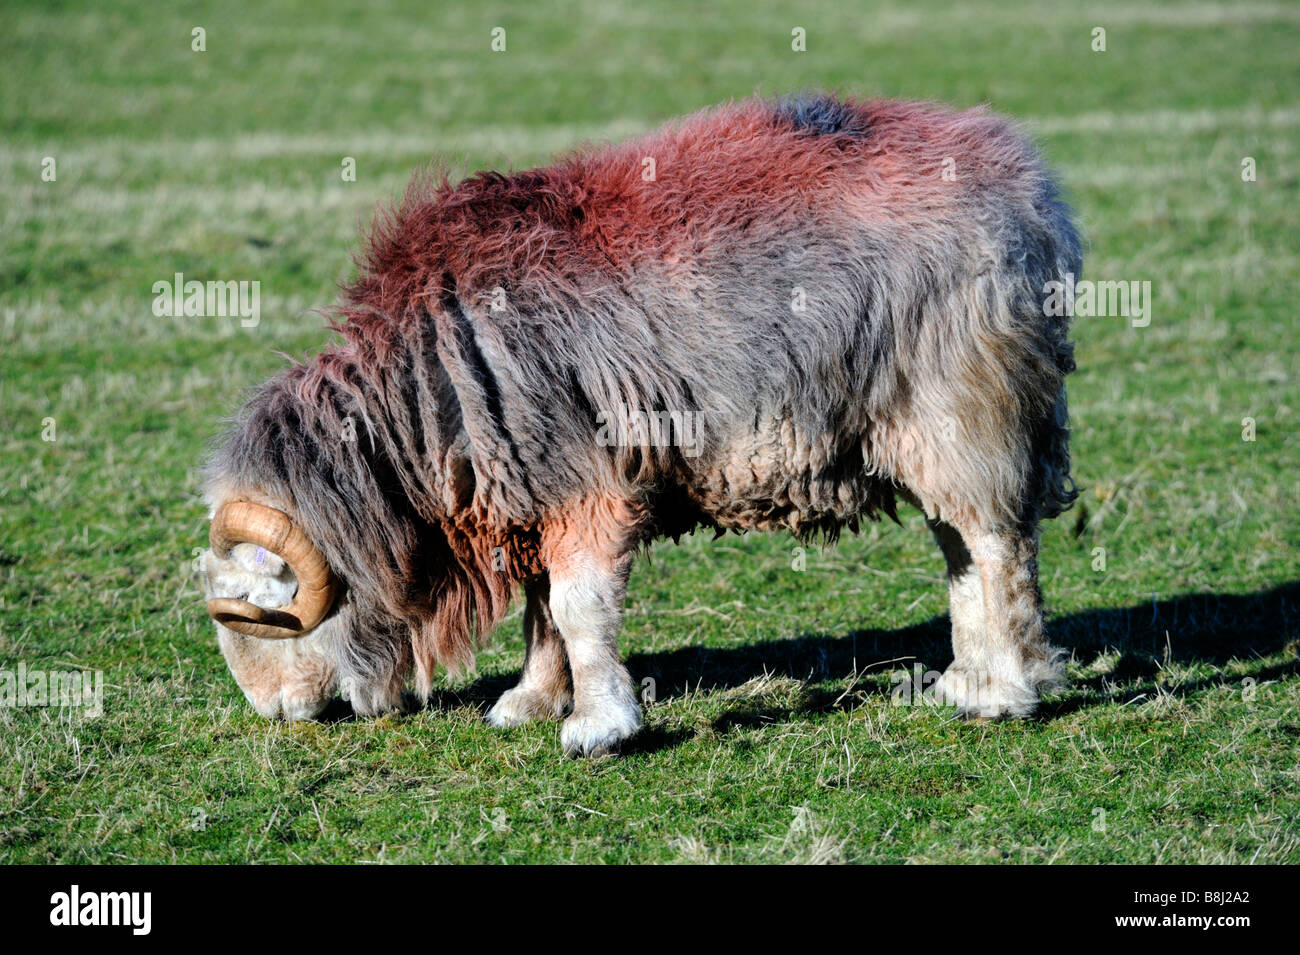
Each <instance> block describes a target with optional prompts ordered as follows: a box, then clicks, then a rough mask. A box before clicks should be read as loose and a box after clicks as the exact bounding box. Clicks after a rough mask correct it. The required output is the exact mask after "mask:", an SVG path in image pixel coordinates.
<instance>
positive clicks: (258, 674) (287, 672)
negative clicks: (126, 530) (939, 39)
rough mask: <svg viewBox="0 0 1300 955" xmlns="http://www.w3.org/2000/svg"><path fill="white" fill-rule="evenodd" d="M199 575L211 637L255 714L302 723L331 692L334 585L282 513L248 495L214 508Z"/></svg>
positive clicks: (337, 620)
mask: <svg viewBox="0 0 1300 955" xmlns="http://www.w3.org/2000/svg"><path fill="white" fill-rule="evenodd" d="M209 540H210V543H211V550H208V551H206V552H204V554H203V558H202V576H203V588H204V595H205V596H206V598H207V610H208V613H209V614H210V615H211V616H212V619H213V620H214V621H215V622H216V624H217V641H218V643H219V645H220V647H221V652H222V654H223V655H224V656H225V658H226V662H227V663H228V664H229V666H230V671H231V673H232V674H233V675H234V677H235V681H236V682H237V683H238V684H239V687H240V689H242V690H243V691H244V695H245V696H246V697H248V701H249V702H250V703H252V704H253V707H254V708H255V709H256V710H257V711H258V712H259V713H261V714H262V715H263V716H266V717H269V718H272V719H275V718H279V717H284V718H286V719H311V718H313V717H315V716H317V715H319V713H320V712H321V710H323V709H324V708H325V706H326V705H327V704H328V703H329V701H330V699H331V698H332V697H333V695H334V692H335V690H336V689H337V688H338V682H339V681H338V676H337V672H338V668H337V667H336V666H335V665H334V662H333V659H332V658H333V656H334V653H333V652H332V649H331V648H332V646H334V645H335V644H336V641H335V640H334V639H332V637H334V636H336V635H335V634H333V633H331V631H335V630H340V628H342V627H344V626H345V625H346V624H345V621H344V620H342V619H341V615H340V614H338V613H334V614H332V615H331V611H332V610H333V609H334V604H335V601H336V597H337V593H338V581H337V580H336V579H335V576H334V574H333V572H332V571H331V570H330V567H329V565H328V563H326V561H325V558H324V557H322V556H321V553H320V551H319V550H317V548H316V547H315V546H314V545H313V544H312V543H311V541H310V540H308V539H307V537H306V535H305V534H303V532H302V531H301V530H300V529H299V528H298V527H297V526H296V525H295V524H294V523H293V521H292V519H291V518H290V517H289V516H288V515H287V514H285V513H284V512H283V511H280V510H277V509H276V508H273V507H269V506H267V505H264V504H258V503H254V502H252V501H230V502H228V503H225V504H223V505H222V506H221V507H220V508H218V509H217V511H216V513H215V514H214V515H213V518H212V528H211V533H210V535H209Z"/></svg>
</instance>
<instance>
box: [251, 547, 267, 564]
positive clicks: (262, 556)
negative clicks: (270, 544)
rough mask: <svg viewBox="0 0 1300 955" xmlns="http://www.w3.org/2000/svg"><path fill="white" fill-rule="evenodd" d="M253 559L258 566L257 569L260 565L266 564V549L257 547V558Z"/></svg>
mask: <svg viewBox="0 0 1300 955" xmlns="http://www.w3.org/2000/svg"><path fill="white" fill-rule="evenodd" d="M253 559H254V560H255V561H256V562H257V565H258V566H259V567H260V566H261V565H262V564H264V563H266V548H265V547H259V548H258V549H257V556H256V557H255V558H253Z"/></svg>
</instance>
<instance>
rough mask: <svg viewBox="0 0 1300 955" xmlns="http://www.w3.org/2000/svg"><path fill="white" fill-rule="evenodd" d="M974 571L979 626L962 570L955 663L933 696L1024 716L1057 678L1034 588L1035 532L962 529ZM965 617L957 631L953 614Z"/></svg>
mask: <svg viewBox="0 0 1300 955" xmlns="http://www.w3.org/2000/svg"><path fill="white" fill-rule="evenodd" d="M962 537H963V540H964V542H965V544H966V546H967V548H968V549H969V553H970V555H971V557H972V559H973V561H974V564H975V567H976V568H977V569H978V572H979V574H978V577H979V579H978V583H979V589H980V590H981V591H982V596H983V608H984V625H983V628H982V630H981V631H979V632H978V635H977V634H976V631H975V630H974V628H973V627H972V626H971V621H972V620H973V619H974V616H975V615H974V612H973V602H972V598H973V593H974V587H975V584H974V582H973V581H971V582H969V583H968V582H967V575H962V576H961V578H960V580H959V586H960V589H961V590H962V593H961V595H960V596H959V598H958V600H959V602H960V603H961V605H962V607H963V608H964V609H963V610H960V611H957V615H955V616H954V618H953V651H954V658H955V659H954V660H953V664H952V666H950V667H949V668H948V670H947V671H946V672H945V673H944V675H943V677H942V678H940V680H939V682H938V683H936V684H935V687H934V694H935V696H936V697H937V698H938V699H940V700H942V701H944V702H946V703H951V704H954V705H956V706H957V707H958V708H959V709H960V710H961V711H962V713H963V714H965V715H968V716H983V717H1003V716H1015V717H1020V716H1029V715H1031V714H1032V713H1033V712H1034V710H1035V709H1036V708H1037V706H1038V699H1039V695H1040V693H1042V692H1043V691H1044V690H1047V689H1050V688H1051V687H1053V686H1054V685H1056V684H1057V683H1059V682H1060V677H1061V663H1060V656H1061V653H1060V651H1059V650H1056V649H1055V648H1053V647H1052V646H1050V645H1049V644H1048V643H1047V638H1046V634H1045V633H1044V629H1043V612H1042V597H1041V595H1040V593H1039V589H1038V539H1037V533H1036V532H1035V531H1027V530H1005V529H1002V530H997V531H985V530H982V529H981V530H975V531H967V532H965V533H963V535H962ZM958 616H962V617H964V618H965V619H964V620H963V622H962V624H961V626H960V629H961V633H960V635H959V633H958V630H959V626H958V622H957V617H958Z"/></svg>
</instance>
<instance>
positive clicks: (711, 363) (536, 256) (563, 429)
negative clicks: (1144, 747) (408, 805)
mask: <svg viewBox="0 0 1300 955" xmlns="http://www.w3.org/2000/svg"><path fill="white" fill-rule="evenodd" d="M358 265H359V275H358V277H357V279H356V281H355V282H354V283H352V284H351V285H350V286H349V287H348V288H347V289H346V291H345V293H344V295H343V299H342V301H341V303H340V304H339V306H338V308H337V314H336V319H335V321H334V327H335V328H336V329H337V331H338V333H339V334H340V335H341V339H342V340H341V342H339V343H336V344H335V345H333V346H332V347H329V348H327V349H326V350H325V351H324V352H322V353H321V354H319V355H317V356H316V357H315V358H313V359H312V360H310V361H309V362H307V363H304V364H292V365H291V366H290V367H288V368H287V369H286V370H285V371H284V372H283V373H282V374H280V375H279V376H278V377H276V378H274V379H273V380H271V381H270V382H268V383H266V384H265V385H263V386H262V387H261V388H260V390H258V391H257V392H256V394H255V396H254V397H253V398H252V399H251V400H250V401H249V402H248V404H247V405H246V406H245V407H244V408H243V410H242V412H241V413H240V414H238V415H237V416H236V418H235V419H234V423H233V425H232V427H231V430H230V433H229V434H228V436H227V437H226V439H225V442H224V445H223V446H221V448H220V450H219V451H217V452H216V453H215V455H214V456H213V457H212V459H211V460H210V462H209V465H208V470H207V482H206V494H207V501H208V505H209V507H210V516H211V518H212V527H211V550H210V551H208V552H207V553H206V555H205V558H204V570H205V573H204V586H205V593H206V596H207V598H208V603H207V609H208V611H209V613H210V614H211V615H212V617H213V618H214V619H215V621H216V624H217V635H218V640H219V643H220V646H221V649H222V651H223V653H224V655H225V658H226V660H227V662H228V663H229V665H230V668H231V670H232V672H233V674H234V676H235V679H236V681H237V682H238V683H239V685H240V687H241V688H242V689H243V691H244V692H245V694H246V695H247V697H248V699H249V700H250V701H251V702H252V704H253V706H254V707H256V709H257V710H258V712H260V713H262V714H263V715H265V716H268V717H287V718H290V719H307V718H312V717H314V716H316V715H317V714H319V712H320V711H321V710H322V708H323V707H324V706H325V705H326V704H327V703H328V702H329V701H330V700H331V699H332V698H334V697H335V696H336V695H342V696H343V697H344V698H346V699H348V700H350V702H351V704H352V706H353V708H354V709H355V710H356V711H357V712H358V713H361V714H372V713H377V712H382V711H386V710H390V709H393V708H396V707H399V706H400V705H401V704H402V701H403V693H404V690H406V689H407V688H408V687H410V685H411V684H412V682H413V684H414V689H415V691H416V692H417V694H422V695H424V696H426V697H427V695H428V694H429V692H430V687H431V684H432V681H433V680H434V678H435V675H436V673H437V668H438V667H439V666H441V667H444V668H447V669H449V670H457V669H461V668H464V667H465V666H467V665H470V664H472V662H473V657H474V652H475V650H476V648H477V647H478V646H479V645H480V642H481V640H482V639H483V638H485V637H486V636H487V635H488V634H489V633H490V632H491V630H492V629H493V627H494V625H496V624H497V623H498V622H499V621H500V620H501V618H502V617H503V615H504V614H505V612H506V610H507V606H508V603H509V601H510V599H511V597H512V595H513V594H514V593H516V592H517V591H519V590H522V592H523V595H524V599H525V600H526V608H525V613H524V629H525V631H526V637H527V651H526V657H525V661H524V667H523V672H522V675H521V677H520V680H519V683H518V685H517V686H515V687H514V688H513V689H510V690H508V691H506V692H505V693H504V694H503V695H502V697H501V698H500V700H499V701H498V702H497V703H496V704H495V706H493V707H492V709H491V710H490V711H489V712H488V714H487V719H488V720H489V722H491V723H493V724H494V725H497V726H502V727H505V726H512V725H516V724H519V723H522V722H524V721H527V720H532V719H538V718H559V719H563V726H562V729H561V740H562V743H563V745H564V747H565V749H566V751H568V752H569V753H572V754H586V755H596V754H603V753H607V752H611V751H615V750H616V749H617V748H618V746H619V744H620V743H621V742H622V741H623V740H625V739H627V738H628V737H630V736H632V735H633V734H634V733H635V732H636V731H637V729H638V727H639V726H640V721H641V713H640V709H639V706H638V701H637V698H636V695H635V693H634V691H633V683H632V680H631V678H630V676H629V674H628V672H627V670H626V668H625V667H624V666H623V664H622V662H621V661H620V657H619V651H618V645H617V634H618V629H619V623H620V615H621V609H622V604H623V599H624V594H625V590H626V586H627V580H628V573H629V570H630V569H631V566H632V563H633V558H634V556H635V554H636V553H637V551H638V548H641V547H644V546H645V545H646V544H648V543H649V542H650V541H652V540H654V539H657V538H660V537H664V536H669V537H674V538H676V537H678V536H679V535H681V534H684V533H687V532H689V531H691V530H692V529H694V528H697V527H705V528H710V529H713V530H715V531H718V532H722V531H738V532H743V531H748V530H772V529H784V530H788V531H791V532H793V533H794V534H796V535H798V536H800V537H808V536H813V535H825V536H827V537H830V538H834V537H835V536H836V535H837V534H838V533H839V532H840V531H841V530H842V529H844V528H850V529H856V528H857V526H858V522H859V521H860V520H862V519H867V518H878V517H879V516H881V515H888V516H891V517H892V516H895V514H896V506H897V504H898V502H905V503H908V504H911V505H914V506H916V507H918V508H920V509H921V510H922V511H923V512H924V514H925V516H926V518H927V521H928V524H929V526H930V528H931V530H932V532H933V534H934V536H935V538H936V539H937V541H938V544H939V546H940V548H941V549H942V552H943V555H944V557H945V558H946V560H947V567H948V584H949V597H950V605H951V614H950V616H951V620H952V641H953V656H954V660H953V662H952V664H951V666H950V667H949V668H948V669H947V671H946V672H945V673H944V675H943V677H942V679H941V680H940V681H939V682H938V684H937V685H936V687H935V692H936V698H938V699H940V700H942V701H946V702H948V703H950V704H953V705H955V706H957V707H958V708H959V709H960V710H961V711H962V712H964V713H967V714H974V715H980V716H990V717H998V716H1023V715H1027V714H1029V713H1031V712H1032V711H1033V710H1034V708H1035V706H1036V705H1037V702H1038V700H1039V696H1040V693H1041V692H1042V691H1043V690H1044V688H1046V687H1049V686H1050V685H1052V684H1053V683H1054V682H1056V681H1057V680H1058V679H1059V674H1060V659H1059V658H1060V653H1059V651H1057V650H1055V649H1053V648H1052V647H1051V646H1050V645H1049V643H1048V642H1047V639H1046V636H1045V633H1044V627H1043V614H1042V609H1041V596H1040V593H1039V588H1038V579H1037V577H1038V573H1037V547H1038V544H1037V541H1038V525H1039V522H1040V520H1041V519H1042V518H1044V517H1050V516H1054V515H1056V514H1057V513H1059V512H1060V511H1061V510H1062V509H1063V508H1065V507H1067V506H1068V505H1069V504H1070V502H1071V500H1072V499H1073V497H1074V494H1075V490H1074V485H1073V482H1072V480H1071V478H1070V475H1069V463H1070V462H1069V453H1068V449H1067V439H1068V431H1067V427H1066V401H1065V389H1064V378H1065V376H1066V375H1067V374H1068V373H1069V372H1070V371H1072V370H1073V367H1074V362H1073V357H1072V348H1071V346H1070V344H1069V342H1068V341H1067V330H1068V329H1067V323H1068V315H1067V316H1062V315H1059V314H1057V315H1048V314H1047V313H1046V311H1045V309H1044V307H1043V297H1044V289H1045V288H1046V287H1047V286H1048V284H1049V283H1056V282H1060V281H1062V280H1063V278H1064V277H1065V276H1067V275H1075V276H1077V275H1079V274H1080V272H1081V262H1080V243H1079V239H1078V236H1077V234H1076V232H1075V229H1074V227H1073V226H1072V224H1071V216H1070V212H1069V210H1068V208H1067V207H1066V206H1065V205H1064V203H1063V202H1062V201H1061V199H1060V198H1059V197H1058V192H1057V189H1056V186H1055V185H1054V182H1053V179H1052V177H1051V175H1050V174H1049V173H1048V171H1047V170H1046V169H1045V167H1044V165H1043V163H1042V161H1041V160H1040V158H1039V157H1038V155H1037V153H1036V152H1035V150H1034V149H1033V148H1032V147H1031V146H1030V145H1029V144H1028V143H1027V142H1026V140H1025V139H1024V137H1023V136H1022V135H1020V134H1019V133H1018V132H1017V131H1016V130H1015V129H1014V128H1013V127H1012V126H1010V125H1009V124H1008V123H1007V122H1006V121H1004V120H1002V119H1000V118H998V117H997V116H995V115H993V114H991V113H989V112H987V111H985V110H982V109H977V110H969V111H951V110H947V109H944V108H941V107H937V106H931V105H922V104H912V103H900V102H893V101H863V102H859V101H849V100H844V99H840V98H836V97H831V96H822V95H802V96H797V97H791V98H785V99H780V100H774V101H771V100H761V99H753V100H748V101H744V102H741V103H737V104H730V105H725V106H721V107H718V108H715V109H712V110H707V111H704V112H702V113H699V114H696V115H694V116H691V117H688V118H686V119H684V120H681V121H678V122H676V123H673V124H670V125H669V126H667V127H666V128H664V129H662V130H660V131H658V132H655V133H653V134H650V135H648V136H646V137H644V138H641V139H639V140H636V141H633V142H627V143H622V144H614V145H606V146H600V147H592V148H588V149H586V150H584V151H580V152H578V153H575V154H573V155H571V156H569V157H567V158H564V159H562V160H561V161H558V162H557V163H556V164H554V165H551V166H548V167H546V168H542V169H537V170H532V171H527V172H520V173H516V174H512V175H502V174H498V173H494V172H486V173H481V174H478V175H474V176H471V177H469V178H467V179H465V180H463V181H461V182H460V183H458V184H454V185H453V184H450V183H449V182H448V181H447V180H446V179H445V178H444V179H442V180H441V181H430V180H429V178H428V177H423V178H421V177H417V179H416V180H415V181H414V183H413V185H412V186H411V187H410V189H409V190H408V192H407V194H406V196H405V198H404V199H403V200H402V201H401V202H400V203H398V204H397V205H396V206H395V207H394V208H393V209H391V210H389V211H387V212H384V213H381V214H380V215H379V216H378V217H377V218H376V221H375V225H374V227H373V229H372V232H371V234H370V236H369V237H368V241H367V242H366V244H365V247H364V250H363V252H362V254H361V256H360V259H359V263H358Z"/></svg>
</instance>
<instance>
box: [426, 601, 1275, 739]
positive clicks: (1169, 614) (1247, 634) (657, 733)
mask: <svg viewBox="0 0 1300 955" xmlns="http://www.w3.org/2000/svg"><path fill="white" fill-rule="evenodd" d="M1298 618H1300V581H1296V582H1291V583H1287V584H1283V585H1282V586H1279V587H1275V588H1272V589H1270V590H1265V591H1260V592H1258V593H1253V594H1240V595H1237V594H1211V593H1198V594H1188V595H1184V596H1180V597H1173V598H1170V599H1166V600H1158V599H1153V600H1152V601H1151V602H1149V603H1142V604H1137V605H1134V606H1130V607H1122V608H1113V609H1101V610H1085V611H1081V612H1078V613H1073V614H1061V615H1057V616H1054V617H1053V618H1051V619H1050V620H1049V622H1048V629H1049V632H1050V634H1051V638H1052V641H1053V643H1055V644H1056V645H1057V646H1060V647H1063V648H1065V650H1066V651H1067V652H1069V653H1072V654H1073V656H1074V659H1075V661H1076V662H1078V663H1081V664H1085V665H1086V664H1088V663H1090V662H1092V661H1093V660H1095V659H1096V658H1097V657H1098V656H1099V655H1101V654H1107V655H1109V656H1110V657H1112V658H1113V659H1112V660H1111V661H1108V664H1109V665H1108V667H1107V672H1106V673H1104V674H1100V675H1097V676H1092V677H1088V678H1082V679H1075V680H1073V681H1072V682H1071V683H1070V685H1069V687H1068V690H1067V692H1066V693H1065V694H1063V695H1062V696H1060V697H1057V698H1054V699H1051V700H1049V701H1047V702H1046V703H1044V705H1043V706H1042V708H1041V709H1040V711H1039V715H1038V719H1040V720H1048V721H1050V720H1053V719H1056V718H1059V717H1061V716H1064V715H1066V714H1068V713H1072V712H1074V711H1076V710H1080V709H1085V708H1088V707H1091V706H1097V705H1101V704H1102V703H1107V702H1111V703H1116V702H1117V703H1129V702H1136V701H1140V700H1142V699H1144V698H1148V697H1150V696H1152V695H1154V694H1155V693H1157V692H1161V693H1165V694H1168V695H1170V696H1175V697H1185V696H1188V695H1190V694H1192V693H1195V692H1197V691H1199V690H1201V689H1204V688H1207V687H1211V686H1218V685H1222V684H1223V683H1225V682H1227V681H1228V678H1227V677H1226V676H1225V675H1223V674H1222V673H1221V672H1220V673H1212V674H1207V675H1205V676H1203V677H1199V678H1197V679H1192V680H1184V681H1181V682H1172V683H1160V682H1158V677H1159V675H1160V673H1161V671H1162V669H1164V668H1165V667H1166V666H1168V665H1169V664H1171V663H1173V664H1179V665H1184V666H1186V665H1207V666H1210V667H1214V668H1221V667H1222V666H1223V665H1224V664H1226V663H1228V662H1229V661H1234V660H1235V661H1240V662H1241V663H1244V664H1245V666H1239V667H1238V668H1237V672H1234V674H1233V676H1232V677H1231V681H1232V682H1233V684H1234V685H1239V684H1238V681H1240V680H1241V679H1243V678H1244V677H1246V676H1249V677H1252V678H1253V679H1255V680H1256V682H1257V683H1263V682H1265V681H1268V680H1276V679H1280V678H1282V677H1285V676H1287V675H1289V674H1292V673H1296V672H1298V671H1300V662H1297V661H1295V660H1291V661H1287V662H1282V663H1277V662H1272V663H1265V662H1264V660H1263V659H1262V658H1265V657H1270V656H1273V655H1275V654H1277V653H1278V652H1280V651H1281V650H1283V649H1284V648H1285V647H1286V646H1287V645H1288V644H1291V643H1294V642H1295V641H1296V640H1297V638H1298V637H1300V633H1298V632H1297V631H1298V628H1297V623H1298V622H1300V620H1298ZM1252 660H1255V661H1256V665H1251V664H1250V661H1252ZM951 662H952V649H951V644H950V642H949V624H948V618H947V616H943V617H935V618H932V619H931V620H928V621H926V622H925V623H922V624H917V625H914V626H910V627H903V628H900V629H897V630H855V631H851V632H849V633H846V634H843V635H835V634H826V633H812V634H805V635H802V636H799V637H795V638H793V639H788V640H773V641H770V642H758V643H746V644H741V645H738V646H729V647H706V646H699V647H684V648H682V649H678V650H668V651H663V652H658V653H636V654H633V655H632V656H630V657H629V658H628V660H627V665H628V669H629V670H630V671H631V673H632V678H633V681H634V682H636V683H637V684H638V685H640V684H641V681H642V680H644V679H646V678H649V679H652V680H654V686H655V692H656V696H657V698H658V700H660V701H661V702H662V701H667V700H671V699H674V698H677V697H681V696H684V695H686V694H688V693H692V694H693V693H699V692H720V691H725V690H730V689H734V688H736V687H740V686H743V685H745V684H747V683H749V682H751V681H753V680H755V679H757V678H760V677H763V676H765V675H770V676H776V677H782V676H784V677H791V678H794V679H796V680H800V681H803V682H804V684H805V687H804V690H803V691H802V692H800V693H798V694H796V698H795V699H794V700H793V701H792V703H791V704H790V705H785V706H772V705H770V700H763V699H762V698H761V695H760V694H756V695H755V699H754V700H753V701H752V703H751V702H747V701H745V700H743V699H741V700H737V701H735V702H736V705H735V706H732V707H729V708H728V709H727V710H726V711H724V712H723V714H722V715H721V716H719V717H717V718H715V719H713V720H712V721H711V726H712V731H713V732H716V733H726V732H728V731H730V730H732V729H734V728H743V727H752V726H760V725H766V724H771V723H780V722H785V721H789V720H791V719H795V718H797V717H800V716H804V715H807V714H810V713H817V712H832V711H835V710H848V709H852V708H854V707H855V706H857V705H859V704H860V703H861V702H862V700H863V698H864V697H865V696H869V695H873V694H877V695H887V694H888V693H890V691H891V690H892V688H893V684H892V683H891V682H890V681H889V680H881V679H878V678H877V677H878V675H881V674H889V673H893V672H896V671H898V670H910V669H911V668H912V667H913V666H914V665H916V664H919V665H920V666H921V667H922V668H923V669H925V670H943V669H944V668H945V667H946V666H947V665H948V664H949V663H951ZM855 670H856V671H857V672H860V673H863V674H864V677H865V679H864V680H863V681H862V682H859V683H858V684H857V685H856V686H854V687H853V688H852V689H851V691H850V692H846V691H845V690H844V689H843V687H842V686H833V687H830V688H825V687H824V686H820V685H819V684H825V683H828V682H831V681H835V682H836V683H840V682H842V681H843V679H844V678H846V677H848V676H850V675H851V674H853V673H854V672H855ZM517 679H518V674H508V675H500V676H492V677H484V678H482V679H479V680H476V681H475V682H473V683H472V684H470V685H469V686H466V687H464V688H463V689H461V690H459V691H450V690H444V691H441V692H439V693H437V694H435V696H434V698H433V699H431V700H430V701H429V706H430V707H432V708H441V707H444V706H459V705H464V704H466V703H473V704H477V705H479V706H481V707H482V708H483V709H484V710H486V709H487V707H489V706H491V704H492V703H493V702H494V701H495V700H496V698H497V696H499V695H500V694H501V693H502V692H503V691H504V690H507V689H509V688H510V687H511V686H513V685H514V684H515V682H516V680H517ZM693 735H695V734H693V733H692V732H690V731H687V730H669V729H666V728H655V727H654V726H650V727H647V729H646V730H645V731H644V732H643V733H642V734H641V735H640V736H638V737H637V738H636V739H635V740H633V741H631V742H630V743H629V745H628V747H627V749H626V750H625V751H630V752H653V751H657V750H660V749H666V748H671V747H674V746H677V745H679V744H680V743H681V742H683V741H685V740H686V739H689V738H691V737H692V736H693Z"/></svg>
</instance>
